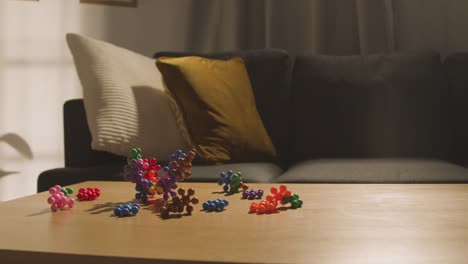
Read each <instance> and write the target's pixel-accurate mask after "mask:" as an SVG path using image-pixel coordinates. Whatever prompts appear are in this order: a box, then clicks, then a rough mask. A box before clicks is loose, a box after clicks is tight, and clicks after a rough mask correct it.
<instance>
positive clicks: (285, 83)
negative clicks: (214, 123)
mask: <svg viewBox="0 0 468 264" xmlns="http://www.w3.org/2000/svg"><path fill="white" fill-rule="evenodd" d="M185 55H200V56H206V57H211V58H218V59H227V58H230V57H233V56H241V57H243V58H244V60H245V61H246V65H247V70H248V73H249V76H250V79H251V82H252V87H253V89H254V94H255V99H256V103H257V108H258V111H259V113H260V115H261V117H262V119H263V122H264V124H265V127H266V129H267V131H268V132H269V134H270V136H271V138H272V141H273V143H274V144H275V146H276V148H277V150H278V153H279V160H278V162H277V163H257V162H255V161H252V162H251V163H242V164H239V163H237V164H236V163H233V164H223V165H216V166H206V165H197V164H194V165H195V166H194V168H193V175H194V177H193V179H192V181H205V182H206V181H208V182H209V181H215V179H216V178H217V177H218V175H219V173H220V172H221V171H226V170H228V169H233V170H239V171H242V172H243V175H244V176H245V180H246V181H248V182H249V181H250V182H317V183H436V182H443V183H455V182H468V170H467V169H465V167H464V165H465V164H466V163H467V162H468V124H467V122H466V117H467V116H468V104H467V103H466V102H468V92H467V91H468V74H466V73H465V72H466V70H467V69H468V53H467V54H463V53H460V54H453V55H450V56H448V57H447V58H445V59H444V60H441V58H440V55H439V54H437V53H435V52H408V53H395V54H387V55H371V56H365V57H361V56H343V57H338V56H336V57H334V56H320V55H310V56H297V57H294V58H293V57H292V56H290V55H289V54H288V53H287V52H285V51H282V50H253V51H241V52H226V53H216V54H194V53H176V52H161V53H157V54H156V55H155V56H156V57H158V56H185ZM64 127H65V168H58V169H52V170H48V171H45V172H43V173H41V174H40V175H39V179H38V191H44V190H46V189H47V188H49V187H50V186H52V185H54V184H61V185H66V184H72V183H76V182H81V181H86V180H122V173H121V171H122V167H123V165H124V163H125V157H120V156H116V155H113V154H110V153H105V152H100V151H94V150H92V149H91V148H90V142H91V136H90V133H89V129H88V126H87V122H86V117H85V112H84V107H83V102H82V100H81V99H75V100H70V101H68V102H66V103H65V105H64ZM161 140H163V139H161Z"/></svg>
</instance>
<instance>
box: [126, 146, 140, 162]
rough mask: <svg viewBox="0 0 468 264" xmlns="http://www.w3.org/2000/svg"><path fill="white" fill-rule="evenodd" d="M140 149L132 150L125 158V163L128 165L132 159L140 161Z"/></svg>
mask: <svg viewBox="0 0 468 264" xmlns="http://www.w3.org/2000/svg"><path fill="white" fill-rule="evenodd" d="M141 158H142V156H141V149H140V148H134V149H132V152H130V156H129V157H128V158H127V163H128V164H130V162H132V160H134V159H141Z"/></svg>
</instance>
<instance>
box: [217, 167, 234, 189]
mask: <svg viewBox="0 0 468 264" xmlns="http://www.w3.org/2000/svg"><path fill="white" fill-rule="evenodd" d="M233 174H234V173H233V172H232V170H228V172H227V173H226V172H224V171H223V172H221V173H220V174H219V177H220V179H219V180H218V185H223V184H224V186H223V190H224V192H227V191H228V190H229V184H230V183H231V180H232V175H233Z"/></svg>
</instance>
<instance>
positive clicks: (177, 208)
mask: <svg viewBox="0 0 468 264" xmlns="http://www.w3.org/2000/svg"><path fill="white" fill-rule="evenodd" d="M177 193H178V194H179V195H180V197H178V196H174V197H172V200H171V201H168V202H166V203H165V204H164V205H162V206H161V208H160V213H161V216H162V217H163V218H166V217H168V216H169V214H170V213H182V212H184V210H185V211H186V212H187V214H192V212H193V206H192V205H191V204H198V198H197V197H192V196H193V195H195V190H193V189H192V188H190V189H188V190H187V194H185V190H184V189H183V188H180V189H179V190H178V191H177Z"/></svg>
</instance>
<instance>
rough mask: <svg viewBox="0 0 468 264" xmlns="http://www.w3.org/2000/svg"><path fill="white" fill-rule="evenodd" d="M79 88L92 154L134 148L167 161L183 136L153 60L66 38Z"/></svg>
mask: <svg viewBox="0 0 468 264" xmlns="http://www.w3.org/2000/svg"><path fill="white" fill-rule="evenodd" d="M67 43H68V46H69V47H70V51H71V52H72V55H73V59H74V61H75V65H76V70H77V72H78V76H79V77H80V81H81V84H82V86H83V99H84V105H85V109H86V117H87V121H88V125H89V129H90V132H91V136H92V142H91V146H92V148H93V149H94V150H100V151H107V152H110V153H113V154H116V155H121V156H127V155H128V154H129V153H130V151H131V150H132V149H133V148H135V147H140V148H141V149H142V151H143V153H144V154H146V155H151V156H155V157H158V158H159V159H160V160H165V161H167V159H168V157H169V156H170V155H171V154H172V153H173V152H174V151H175V150H177V149H187V148H188V147H189V146H190V144H189V141H190V140H189V138H188V136H185V135H186V131H185V130H184V129H181V128H183V127H184V126H183V124H177V122H178V121H181V120H182V118H179V117H178V116H177V114H176V113H178V111H176V110H174V109H177V104H176V103H175V102H174V100H173V99H172V97H171V96H169V95H168V94H167V93H166V91H165V89H164V86H163V84H162V80H161V79H162V78H161V74H160V73H159V71H158V69H157V68H156V66H155V65H154V64H155V60H154V59H153V58H149V57H146V56H143V55H141V54H137V53H135V52H133V51H130V50H127V49H124V48H121V47H118V46H115V45H112V44H110V43H107V42H103V41H99V40H96V39H92V38H88V37H85V36H81V35H77V34H67Z"/></svg>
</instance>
